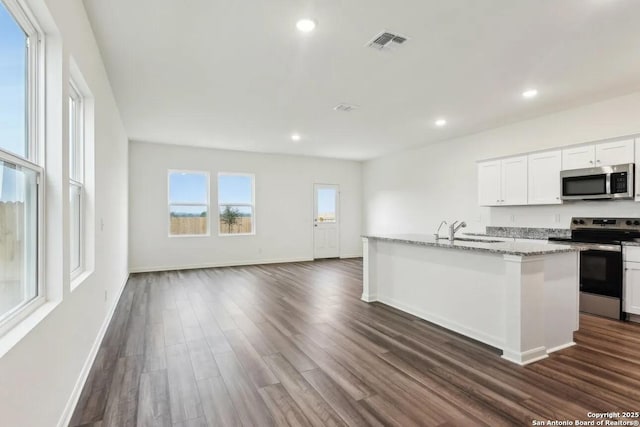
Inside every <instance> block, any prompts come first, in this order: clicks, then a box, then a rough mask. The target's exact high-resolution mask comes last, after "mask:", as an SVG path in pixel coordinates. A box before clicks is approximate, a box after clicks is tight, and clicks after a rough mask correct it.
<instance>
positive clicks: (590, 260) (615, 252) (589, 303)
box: [549, 218, 640, 319]
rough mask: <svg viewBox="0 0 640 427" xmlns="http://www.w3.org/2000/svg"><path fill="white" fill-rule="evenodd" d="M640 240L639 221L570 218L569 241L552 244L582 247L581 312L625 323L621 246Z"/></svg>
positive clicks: (561, 239)
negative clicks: (568, 244)
mask: <svg viewBox="0 0 640 427" xmlns="http://www.w3.org/2000/svg"><path fill="white" fill-rule="evenodd" d="M638 239H640V218H573V219H572V220H571V237H570V238H549V240H550V241H554V243H562V242H566V243H571V244H575V245H578V246H581V247H582V248H583V249H584V250H583V251H582V252H580V311H582V312H585V313H591V314H596V315H599V316H605V317H610V318H613V319H624V314H623V312H622V277H623V271H622V253H623V252H622V242H625V241H634V240H638Z"/></svg>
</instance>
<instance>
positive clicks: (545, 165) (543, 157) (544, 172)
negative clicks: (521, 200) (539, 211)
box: [529, 150, 562, 205]
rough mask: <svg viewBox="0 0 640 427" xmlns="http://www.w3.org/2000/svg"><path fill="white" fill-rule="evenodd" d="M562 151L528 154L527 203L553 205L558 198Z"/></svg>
mask: <svg viewBox="0 0 640 427" xmlns="http://www.w3.org/2000/svg"><path fill="white" fill-rule="evenodd" d="M561 169H562V152H561V151H560V150H555V151H547V152H544V153H535V154H530V155H529V204H530V205H553V204H558V203H562V200H560V170H561Z"/></svg>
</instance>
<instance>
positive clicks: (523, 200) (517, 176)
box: [501, 156, 527, 205]
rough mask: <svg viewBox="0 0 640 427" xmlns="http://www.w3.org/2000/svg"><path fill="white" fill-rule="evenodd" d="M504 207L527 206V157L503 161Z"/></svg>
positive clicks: (502, 186)
mask: <svg viewBox="0 0 640 427" xmlns="http://www.w3.org/2000/svg"><path fill="white" fill-rule="evenodd" d="M501 170H502V185H501V188H502V199H501V200H502V202H501V204H503V205H526V204H527V156H518V157H511V158H508V159H504V160H502V165H501Z"/></svg>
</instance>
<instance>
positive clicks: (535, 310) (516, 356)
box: [502, 255, 547, 365]
mask: <svg viewBox="0 0 640 427" xmlns="http://www.w3.org/2000/svg"><path fill="white" fill-rule="evenodd" d="M504 262H505V265H506V272H505V276H504V279H503V280H504V281H505V286H506V294H505V295H506V315H505V319H504V321H505V324H506V326H507V330H506V337H505V345H504V347H503V354H502V357H503V358H505V359H507V360H509V361H511V362H514V363H517V364H520V365H525V364H527V363H531V362H535V361H537V360H540V359H544V358H546V357H547V349H546V346H545V318H544V316H545V286H544V283H545V258H544V256H527V257H522V256H516V255H505V256H504Z"/></svg>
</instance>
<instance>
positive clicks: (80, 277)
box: [71, 270, 93, 292]
mask: <svg viewBox="0 0 640 427" xmlns="http://www.w3.org/2000/svg"><path fill="white" fill-rule="evenodd" d="M92 274H93V270H87V271H83V272H82V273H80V274H78V275H77V276H76V277H74V278H72V279H71V292H73V291H75V290H76V288H77V287H78V286H80V285H81V284H82V283H84V281H85V280H87V279H88V278H89V277H91V275H92Z"/></svg>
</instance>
